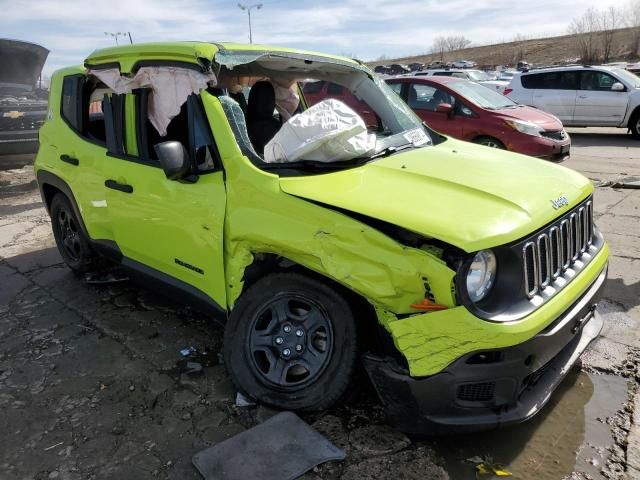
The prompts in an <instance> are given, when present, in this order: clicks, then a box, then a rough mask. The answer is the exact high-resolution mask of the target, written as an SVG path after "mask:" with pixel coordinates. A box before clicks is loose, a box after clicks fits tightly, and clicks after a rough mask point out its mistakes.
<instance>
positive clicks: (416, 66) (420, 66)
mask: <svg viewBox="0 0 640 480" xmlns="http://www.w3.org/2000/svg"><path fill="white" fill-rule="evenodd" d="M407 66H408V67H409V70H411V71H412V72H419V71H421V70H422V69H423V68H424V63H420V62H414V63H410V64H409V65H407Z"/></svg>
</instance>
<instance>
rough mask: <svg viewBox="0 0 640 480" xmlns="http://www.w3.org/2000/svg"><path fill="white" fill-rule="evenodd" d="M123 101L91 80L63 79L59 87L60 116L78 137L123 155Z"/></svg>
mask: <svg viewBox="0 0 640 480" xmlns="http://www.w3.org/2000/svg"><path fill="white" fill-rule="evenodd" d="M123 102H124V98H123V96H122V95H116V94H115V93H114V92H113V91H112V90H111V89H109V88H108V87H107V86H106V85H104V84H103V83H102V82H100V81H99V80H97V79H96V78H94V77H85V76H82V75H75V76H71V77H67V78H65V79H64V81H63V85H62V116H63V118H64V119H65V120H66V121H67V123H68V124H69V125H70V126H71V127H72V128H73V129H74V130H75V131H76V132H77V133H78V134H79V135H81V136H83V137H85V138H86V139H88V140H90V141H91V142H93V143H96V144H98V145H102V146H105V147H107V149H108V150H109V151H110V152H112V153H115V154H122V153H124V146H123V137H124V107H123Z"/></svg>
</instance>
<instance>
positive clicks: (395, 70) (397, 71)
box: [388, 63, 411, 75]
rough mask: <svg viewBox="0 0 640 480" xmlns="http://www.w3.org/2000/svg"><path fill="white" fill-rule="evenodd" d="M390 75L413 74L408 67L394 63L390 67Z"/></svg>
mask: <svg viewBox="0 0 640 480" xmlns="http://www.w3.org/2000/svg"><path fill="white" fill-rule="evenodd" d="M388 73H389V74H390V75H401V74H403V73H411V70H410V69H409V67H408V66H406V65H402V64H400V63H394V64H392V65H389V72H388Z"/></svg>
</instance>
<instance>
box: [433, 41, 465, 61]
mask: <svg viewBox="0 0 640 480" xmlns="http://www.w3.org/2000/svg"><path fill="white" fill-rule="evenodd" d="M469 45H471V40H469V39H468V38H465V37H464V36H462V35H456V36H450V37H436V38H435V39H434V40H433V46H432V47H431V51H432V52H433V53H434V54H435V55H437V56H438V57H439V58H440V60H442V61H444V56H445V54H446V53H449V52H455V51H456V50H462V49H463V48H467V47H468V46H469Z"/></svg>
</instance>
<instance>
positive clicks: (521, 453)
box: [0, 129, 640, 480]
mask: <svg viewBox="0 0 640 480" xmlns="http://www.w3.org/2000/svg"><path fill="white" fill-rule="evenodd" d="M571 133H572V137H573V139H574V150H573V157H572V159H571V160H569V161H568V162H567V163H566V165H567V166H569V167H571V168H576V169H578V170H580V171H582V172H584V173H585V174H586V175H588V176H589V177H590V178H592V179H593V180H594V182H602V181H606V180H615V179H618V178H620V177H625V176H632V175H640V148H639V147H640V143H636V142H633V141H632V140H630V139H629V138H628V137H627V136H625V135H623V134H622V132H620V131H616V130H612V129H588V130H584V129H583V130H575V131H571ZM24 163H26V164H27V165H26V166H25V167H23V168H20V167H21V165H22V164H24ZM2 165H3V160H2V159H1V158H0V169H2ZM9 167H11V168H12V169H9V170H0V432H2V435H0V479H2V480H4V479H32V478H33V479H49V478H51V479H54V478H60V479H74V480H75V479H94V478H95V479H98V478H109V479H116V478H117V479H146V478H167V479H168V478H171V479H189V478H193V479H197V478H199V475H198V474H197V472H196V471H195V469H194V468H193V466H192V465H191V456H192V455H193V454H194V453H196V452H198V451H200V450H202V449H204V448H206V447H207V446H209V445H212V444H214V443H216V442H219V441H221V440H223V439H225V438H229V437H230V436H232V435H234V434H236V433H238V432H241V431H243V430H245V429H247V428H250V427H251V426H253V425H255V424H257V423H260V422H262V421H264V420H265V419H267V418H269V417H270V416H271V415H273V414H274V413H276V412H275V411H273V410H271V409H268V408H265V407H262V406H257V407H244V408H240V407H236V406H235V395H236V392H235V391H234V390H233V388H232V386H231V384H230V381H229V379H228V377H227V375H226V372H225V369H224V366H223V365H221V364H220V361H219V352H220V345H221V337H222V330H221V329H220V328H219V327H217V326H216V325H215V324H214V323H213V322H212V321H211V320H210V319H209V318H206V317H205V316H204V315H202V314H200V313H199V312H197V311H194V310H191V309H189V308H187V307H184V306H182V305H179V304H176V303H172V302H170V301H169V300H167V299H165V298H163V297H159V296H157V295H156V294H154V292H153V291H151V290H148V289H145V288H144V286H143V285H138V284H134V283H132V282H129V281H126V280H125V281H121V282H117V283H109V284H96V283H90V282H87V280H86V279H85V278H79V277H76V276H74V275H73V274H72V273H71V272H70V271H69V270H68V269H67V268H65V266H64V265H63V264H62V261H61V258H60V256H59V254H58V252H57V250H56V249H55V246H54V243H53V238H52V235H51V231H50V224H49V218H48V216H47V215H46V212H45V210H44V208H43V207H42V204H41V201H40V197H39V194H38V191H37V186H36V184H35V181H34V178H33V173H32V171H31V166H30V165H29V162H28V161H27V162H22V163H18V164H16V162H6V163H5V168H9ZM15 167H18V168H15ZM623 174H626V175H623ZM595 207H596V213H597V217H598V219H597V221H598V224H599V225H600V227H601V228H602V230H603V231H604V233H605V236H606V238H607V240H608V241H609V242H610V244H611V247H612V251H613V255H612V258H611V266H610V279H609V281H608V284H607V287H606V292H605V297H606V301H605V302H603V304H602V305H601V307H600V311H601V313H603V315H604V316H605V319H606V325H605V330H604V332H603V336H602V337H601V338H600V339H599V340H597V341H596V342H595V343H594V344H593V346H592V348H591V349H590V350H589V351H588V353H587V355H586V356H585V358H584V360H583V362H582V365H581V366H579V367H578V368H577V369H576V371H575V372H573V373H572V374H571V375H570V377H569V378H567V380H566V381H565V382H564V384H563V385H562V387H561V388H560V389H559V391H558V392H557V393H556V395H554V397H553V399H552V402H551V403H550V405H549V406H548V408H546V409H545V410H544V411H543V412H542V414H541V415H539V416H538V417H537V418H535V419H534V420H533V421H532V422H528V423H527V424H524V425H522V426H517V427H513V428H510V429H504V430H499V431H496V432H489V433H483V434H478V435H470V436H465V437H453V438H440V439H429V438H423V439H417V438H407V437H406V436H405V435H403V434H401V433H399V432H397V431H395V430H394V429H393V428H392V427H390V426H389V425H388V424H387V423H386V421H385V416H384V412H383V410H382V408H381V407H380V405H379V404H378V403H377V401H376V399H375V395H374V394H373V393H372V390H371V389H370V388H369V386H368V385H367V384H366V381H364V380H363V379H360V380H359V381H357V382H356V386H354V388H352V389H351V391H350V392H349V394H348V395H347V398H346V399H345V401H344V402H343V403H342V404H341V405H340V406H338V407H336V408H335V409H333V410H332V411H329V412H323V413H322V414H316V415H313V416H307V417H305V420H307V421H308V422H309V423H311V424H313V425H314V426H315V427H316V428H317V429H318V430H319V431H320V432H322V433H324V434H325V435H326V436H327V437H328V438H330V439H331V440H332V441H333V442H334V443H335V444H336V445H337V446H339V447H341V448H344V449H345V450H346V451H347V459H346V460H345V461H344V462H331V463H328V464H325V465H322V466H320V467H318V468H316V469H315V470H314V471H312V472H309V473H308V474H306V475H305V477H304V478H306V479H313V480H317V479H327V480H329V479H339V478H341V479H349V480H352V479H374V478H375V479H392V478H393V479H397V478H402V479H446V478H452V479H454V480H458V479H461V480H464V479H473V478H475V473H474V468H473V463H470V462H465V460H466V459H467V458H472V457H478V456H479V457H482V458H485V459H488V458H487V457H492V458H493V460H494V461H495V462H500V463H504V464H505V466H506V468H508V469H509V470H511V471H512V472H513V478H514V479H516V478H523V479H531V478H536V479H561V478H574V479H586V478H624V477H627V478H640V450H638V449H639V448H640V432H639V431H637V430H636V424H637V423H638V422H640V415H639V414H637V413H636V410H635V408H634V405H635V404H636V403H637V401H636V400H635V399H634V396H635V392H636V389H637V388H636V387H637V382H638V379H640V367H639V365H640V329H638V327H637V325H638V322H640V306H639V305H640V221H638V220H639V219H640V218H639V217H640V192H639V191H637V190H626V189H612V188H610V187H602V188H598V189H597V191H596V195H595ZM115 273H117V272H115ZM187 346H194V347H195V348H196V349H197V350H198V352H201V353H200V355H199V356H197V358H195V360H197V361H199V362H201V363H202V365H203V366H204V368H203V371H202V372H199V373H188V372H187V369H186V368H185V362H184V361H183V360H182V357H181V356H180V353H179V351H180V350H181V349H182V348H184V347H187Z"/></svg>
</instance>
